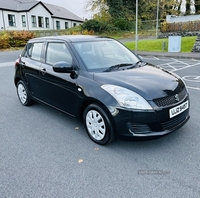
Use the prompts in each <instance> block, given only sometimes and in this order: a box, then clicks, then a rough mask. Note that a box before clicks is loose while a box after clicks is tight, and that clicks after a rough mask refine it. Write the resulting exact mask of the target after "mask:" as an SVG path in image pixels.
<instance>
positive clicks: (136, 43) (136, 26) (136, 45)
mask: <svg viewBox="0 0 200 198" xmlns="http://www.w3.org/2000/svg"><path fill="white" fill-rule="evenodd" d="M135 13H136V16H135V17H136V20H135V51H137V50H138V0H136V11H135Z"/></svg>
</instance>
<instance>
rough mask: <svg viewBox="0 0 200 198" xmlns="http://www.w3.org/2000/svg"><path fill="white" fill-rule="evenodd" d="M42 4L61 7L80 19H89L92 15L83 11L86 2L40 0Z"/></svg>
mask: <svg viewBox="0 0 200 198" xmlns="http://www.w3.org/2000/svg"><path fill="white" fill-rule="evenodd" d="M41 1H42V2H46V3H50V4H54V5H58V6H62V7H64V8H66V9H67V10H69V11H70V12H72V13H74V14H76V15H77V16H79V17H81V18H82V19H85V18H87V19H90V18H91V16H92V14H91V13H89V12H86V11H85V8H84V7H85V5H86V3H87V0H41Z"/></svg>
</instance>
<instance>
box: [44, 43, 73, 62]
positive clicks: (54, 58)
mask: <svg viewBox="0 0 200 198" xmlns="http://www.w3.org/2000/svg"><path fill="white" fill-rule="evenodd" d="M60 61H65V62H68V63H70V64H72V56H71V54H70V52H69V50H68V48H67V46H66V44H65V43H49V44H48V47H47V53H46V63H47V64H50V65H54V64H55V63H57V62H60Z"/></svg>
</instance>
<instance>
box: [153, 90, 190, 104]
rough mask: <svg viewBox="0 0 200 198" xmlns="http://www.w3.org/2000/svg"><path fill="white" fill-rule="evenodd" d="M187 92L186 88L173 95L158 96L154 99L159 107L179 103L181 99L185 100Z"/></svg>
mask: <svg viewBox="0 0 200 198" xmlns="http://www.w3.org/2000/svg"><path fill="white" fill-rule="evenodd" d="M179 91H180V89H179ZM186 94H187V92H186V89H185V88H184V89H182V90H181V91H180V92H178V93H177V94H173V95H171V96H166V97H163V98H157V99H154V100H153V102H154V103H155V104H156V105H157V106H158V107H165V106H169V105H174V104H176V103H178V102H179V101H181V100H183V99H184V98H185V96H186ZM177 97H178V98H179V100H177Z"/></svg>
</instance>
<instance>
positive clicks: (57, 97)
mask: <svg viewBox="0 0 200 198" xmlns="http://www.w3.org/2000/svg"><path fill="white" fill-rule="evenodd" d="M44 59H45V60H44V63H43V64H42V65H41V67H40V80H41V83H40V90H41V91H42V95H41V97H40V99H41V100H42V101H43V102H45V103H47V104H49V105H51V106H53V107H55V108H57V109H60V110H62V111H65V112H67V113H69V114H71V115H74V114H75V108H76V100H77V91H78V87H77V86H76V79H72V78H71V77H70V74H69V73H57V72H54V71H53V65H54V64H55V63H56V62H60V61H65V62H68V63H70V64H72V62H73V58H72V54H71V53H70V51H69V48H68V47H67V45H66V43H65V42H47V43H46V55H45V58H44Z"/></svg>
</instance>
